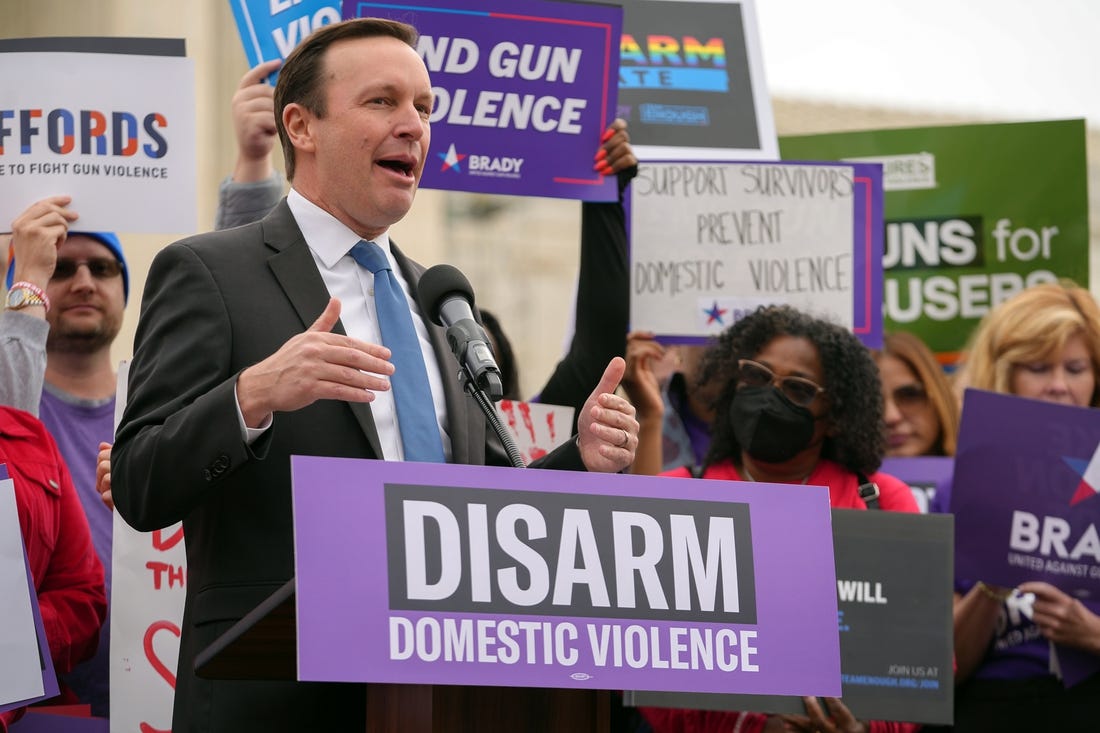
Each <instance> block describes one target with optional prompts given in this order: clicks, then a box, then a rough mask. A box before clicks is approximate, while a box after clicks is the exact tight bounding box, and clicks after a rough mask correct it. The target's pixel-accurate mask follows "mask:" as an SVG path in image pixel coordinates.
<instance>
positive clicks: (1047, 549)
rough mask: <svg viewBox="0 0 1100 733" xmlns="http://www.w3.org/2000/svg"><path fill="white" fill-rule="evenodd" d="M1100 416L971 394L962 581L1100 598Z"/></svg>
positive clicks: (958, 523) (958, 512) (960, 522)
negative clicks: (1045, 587)
mask: <svg viewBox="0 0 1100 733" xmlns="http://www.w3.org/2000/svg"><path fill="white" fill-rule="evenodd" d="M1098 489H1100V410H1094V409H1089V408H1082V407H1068V406H1065V405H1056V404H1051V403H1049V402H1038V401H1036V400H1029V399H1024V398H1022V397H1013V396H1010V395H1002V394H994V393H991V392H983V391H980V390H974V389H970V390H967V391H966V395H965V398H964V401H963V412H962V425H961V427H960V430H959V448H958V451H957V452H956V455H955V478H954V481H953V486H952V491H951V512H952V513H953V514H954V515H955V559H956V562H955V575H956V577H957V578H967V579H971V580H974V579H981V580H984V581H986V582H987V583H994V584H997V585H1003V586H1007V587H1012V586H1015V585H1019V584H1020V583H1023V582H1025V581H1028V580H1043V581H1046V582H1048V583H1050V584H1052V585H1055V586H1057V587H1059V588H1061V589H1062V590H1063V591H1065V592H1066V593H1069V594H1070V595H1073V596H1076V597H1077V598H1080V599H1082V600H1087V601H1090V602H1094V601H1096V600H1098V599H1100V537H1098V536H1097V529H1096V527H1097V524H1098V523H1100V498H1097V496H1096V494H1097V490H1098Z"/></svg>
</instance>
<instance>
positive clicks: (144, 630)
mask: <svg viewBox="0 0 1100 733" xmlns="http://www.w3.org/2000/svg"><path fill="white" fill-rule="evenodd" d="M128 372H129V362H123V363H122V364H121V365H120V367H119V370H118V391H117V394H116V396H115V424H116V427H117V424H118V421H119V419H120V418H121V417H122V411H123V410H124V409H125V407H126V384H127V374H128ZM111 553H112V558H111V567H112V573H113V580H112V584H111V619H110V620H111V733H149V731H154V730H156V731H169V730H171V728H172V704H173V700H174V698H175V690H176V666H177V662H178V660H179V640H180V627H181V625H182V623H183V601H184V595H185V593H186V587H185V582H186V578H187V556H186V553H185V552H184V543H183V526H182V525H181V524H178V523H177V524H175V525H172V526H170V527H166V528H165V529H159V530H156V531H153V532H138V531H137V530H135V529H133V528H132V527H130V525H128V524H126V522H125V521H124V520H123V519H122V517H121V516H119V514H118V512H115V513H114V539H113V544H112V548H111Z"/></svg>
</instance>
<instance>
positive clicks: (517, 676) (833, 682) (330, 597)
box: [291, 456, 840, 696]
mask: <svg viewBox="0 0 1100 733" xmlns="http://www.w3.org/2000/svg"><path fill="white" fill-rule="evenodd" d="M291 465H292V475H293V503H294V522H295V527H294V532H295V564H296V574H297V575H296V579H297V606H298V608H297V614H298V615H297V618H298V675H299V679H301V680H311V681H345V682H391V683H410V684H467V685H468V684H476V685H489V686H522V687H561V688H587V689H638V690H643V689H644V690H670V691H702V692H731V691H736V692H744V693H754V694H786V695H833V696H835V695H839V694H840V651H839V634H838V630H837V625H836V613H837V611H836V609H837V599H836V581H835V568H834V564H833V553H832V527H831V510H830V508H829V499H828V491H827V490H826V489H825V488H823V487H813V486H810V487H807V486H801V485H786V484H760V483H743V482H715V481H697V480H691V479H674V478H667V477H648V476H645V477H643V476H627V475H619V474H591V473H584V472H562V471H546V470H537V469H526V470H517V469H509V468H496V467H477V466H460V465H446V464H444V465H438V464H411V463H402V462H385V461H374V460H365V459H338V458H322V457H310V456H293V457H292V459H291ZM387 484H414V485H425V486H447V487H456V488H477V489H507V490H511V491H524V490H529V491H542V492H546V491H550V492H556V493H563V494H587V495H602V496H618V497H631V496H635V497H645V498H651V499H654V498H656V499H671V500H679V501H691V500H698V501H709V502H713V501H738V502H744V503H747V504H748V505H749V511H750V514H751V517H752V548H753V559H754V573H755V592H756V611H757V623H756V624H740V625H723V624H714V623H702V622H679V621H667V620H663V621H648V620H646V621H637V620H632V619H616V618H614V617H613V616H610V615H609V616H608V617H606V618H599V617H592V616H584V617H581V618H576V619H574V618H572V617H567V616H553V617H546V616H537V617H536V616H522V615H519V614H515V613H511V614H489V613H459V612H423V611H418V612H410V611H396V610H395V611H393V612H391V610H390V608H389V603H388V590H387V589H388V582H387V580H386V578H387V562H386V560H385V558H386V557H387V551H386V529H385V510H384V496H383V494H384V491H383V489H384V487H385V486H386V485H387ZM624 506H628V505H626V504H624ZM604 561H605V562H607V559H606V558H605V559H604ZM422 615H432V616H435V617H436V618H454V619H463V618H469V619H472V620H473V623H474V624H475V625H476V624H477V622H478V621H479V620H481V621H487V622H492V621H496V620H501V619H505V618H508V619H512V618H514V619H517V620H529V621H538V622H542V621H545V622H549V623H553V624H564V623H570V622H571V623H574V624H576V626H577V628H578V631H579V632H580V634H581V636H580V639H579V640H578V646H579V647H583V643H584V642H585V641H586V639H585V634H586V632H585V630H584V625H585V624H588V623H592V624H597V625H599V624H604V623H608V624H616V623H618V624H620V625H621V626H622V627H623V628H625V627H627V626H628V625H638V626H644V627H645V628H646V630H648V629H649V627H652V628H653V629H655V630H656V631H657V633H658V635H659V634H667V633H668V630H669V629H670V628H671V627H674V626H678V627H685V628H698V629H700V630H701V633H705V629H707V628H710V629H711V630H719V629H733V630H749V631H755V632H756V634H757V636H756V640H755V643H756V648H757V656H756V661H757V662H758V667H759V670H758V671H756V672H741V671H740V670H738V671H735V672H722V671H719V670H718V669H717V668H715V669H713V670H710V671H707V670H702V669H700V670H690V669H688V670H684V669H652V668H642V669H631V668H629V667H626V666H624V667H622V668H616V667H614V666H610V665H608V666H591V664H587V665H586V664H578V665H576V666H560V665H557V664H545V665H544V664H541V663H540V664H523V663H519V664H503V663H498V664H493V663H486V662H481V663H479V662H476V661H474V662H466V661H451V662H443V661H440V660H436V661H426V660H418V659H413V660H408V661H404V662H402V661H391V660H390V659H389V648H388V641H387V640H388V638H389V623H390V622H389V617H390V616H402V617H404V618H407V619H410V620H412V619H415V618H418V617H420V616H422ZM715 633H717V631H715ZM662 638H667V637H662ZM665 648H666V657H667V644H665ZM585 651H586V650H584V649H583V648H580V649H579V652H580V653H584V652H585ZM587 661H588V660H582V662H587Z"/></svg>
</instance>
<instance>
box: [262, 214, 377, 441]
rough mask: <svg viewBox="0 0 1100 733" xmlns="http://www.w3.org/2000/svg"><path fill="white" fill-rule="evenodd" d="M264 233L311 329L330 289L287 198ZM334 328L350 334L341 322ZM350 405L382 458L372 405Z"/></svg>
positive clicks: (272, 262) (275, 270) (276, 269)
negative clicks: (291, 211)
mask: <svg viewBox="0 0 1100 733" xmlns="http://www.w3.org/2000/svg"><path fill="white" fill-rule="evenodd" d="M263 232H264V243H265V244H267V246H268V247H270V248H271V249H272V250H273V253H272V255H271V257H269V258H268V261H267V262H268V266H269V267H270V268H271V273H272V274H273V275H274V276H275V279H276V280H277V281H278V282H279V285H280V287H282V289H283V292H285V293H286V297H287V299H288V300H289V301H290V303H291V305H292V306H293V307H294V310H295V311H296V312H297V314H298V318H300V319H301V321H302V328H303V329H306V328H309V326H310V325H311V324H312V323H313V322H314V321H315V320H317V316H319V315H320V314H321V311H323V310H324V309H325V306H326V305H328V300H329V292H328V288H326V287H325V281H324V280H322V279H321V273H320V272H318V271H317V263H315V262H314V261H313V255H312V254H311V253H310V251H309V246H308V245H307V244H306V240H305V238H304V237H303V236H302V232H301V230H300V229H299V228H298V224H297V223H296V222H295V221H294V216H293V215H292V214H291V213H290V207H289V206H287V204H286V199H283V201H282V202H280V203H279V205H278V206H276V207H275V208H274V209H273V210H272V212H271V213H270V214H268V215H267V216H266V217H265V218H264V220H263ZM332 330H333V332H334V333H339V334H341V335H344V336H346V335H347V332H346V331H345V330H344V324H343V323H341V322H340V321H337V322H336V326H335V327H334V328H333V329H332ZM347 405H348V407H349V408H350V409H351V411H352V413H353V414H354V415H355V419H356V420H357V421H358V422H359V427H361V428H362V429H363V433H364V434H365V435H366V437H367V441H368V442H369V443H370V446H371V450H373V451H374V455H375V456H376V457H378V458H381V457H382V444H381V443H380V442H379V440H378V429H377V428H376V427H375V425H374V417H373V415H372V414H371V410H370V405H369V404H367V403H365V402H349V403H347Z"/></svg>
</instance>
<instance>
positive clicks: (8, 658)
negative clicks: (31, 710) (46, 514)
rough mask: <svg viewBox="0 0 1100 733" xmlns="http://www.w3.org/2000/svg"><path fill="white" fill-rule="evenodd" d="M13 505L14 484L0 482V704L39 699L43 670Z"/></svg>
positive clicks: (8, 481)
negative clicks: (0, 620) (1, 620)
mask: <svg viewBox="0 0 1100 733" xmlns="http://www.w3.org/2000/svg"><path fill="white" fill-rule="evenodd" d="M23 552H24V551H23V532H22V530H21V529H20V528H19V510H18V509H17V508H16V504H15V482H14V481H12V480H11V479H10V478H9V479H4V480H2V481H0V619H3V623H0V660H2V661H0V704H4V703H9V702H15V701H17V700H29V699H31V698H36V697H41V696H42V694H43V686H42V667H41V665H40V664H39V659H38V636H37V634H36V633H35V628H34V611H33V610H32V609H31V593H34V592H35V590H34V588H31V587H30V586H29V585H28V578H27V564H26V560H25V559H24V554H23Z"/></svg>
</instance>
